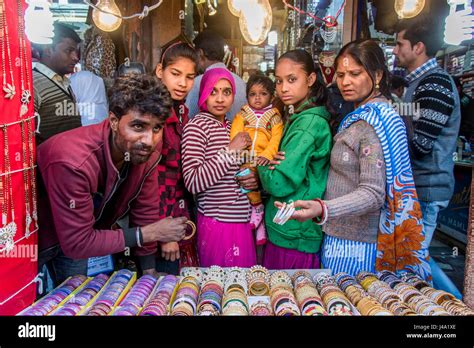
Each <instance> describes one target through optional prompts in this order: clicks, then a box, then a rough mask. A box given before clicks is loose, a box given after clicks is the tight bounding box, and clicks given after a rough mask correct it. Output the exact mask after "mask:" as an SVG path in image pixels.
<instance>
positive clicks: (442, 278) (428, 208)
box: [420, 201, 462, 299]
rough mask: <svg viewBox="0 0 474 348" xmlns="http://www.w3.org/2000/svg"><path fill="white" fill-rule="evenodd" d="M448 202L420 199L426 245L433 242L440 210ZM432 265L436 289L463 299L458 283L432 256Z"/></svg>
mask: <svg viewBox="0 0 474 348" xmlns="http://www.w3.org/2000/svg"><path fill="white" fill-rule="evenodd" d="M448 204H449V201H433V202H424V201H420V206H421V212H422V214H423V225H424V229H425V236H426V238H425V241H424V246H426V247H429V245H430V244H431V240H432V239H433V234H434V232H435V230H436V226H437V220H438V213H439V211H440V210H442V209H444V208H446V207H447V206H448ZM430 266H431V273H432V275H433V286H434V287H435V288H436V289H440V290H444V291H447V292H449V293H451V294H453V295H454V296H456V298H458V299H461V298H462V294H461V293H460V292H459V290H458V288H456V285H454V283H453V282H452V281H451V279H449V277H448V276H447V275H446V274H445V273H444V272H443V270H442V269H441V268H440V267H439V266H438V264H437V263H436V261H435V260H434V259H433V258H432V257H430Z"/></svg>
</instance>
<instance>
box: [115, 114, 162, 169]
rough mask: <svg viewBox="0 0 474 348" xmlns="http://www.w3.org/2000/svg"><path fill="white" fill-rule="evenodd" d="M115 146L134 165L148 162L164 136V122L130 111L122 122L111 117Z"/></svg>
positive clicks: (149, 115) (154, 117)
mask: <svg viewBox="0 0 474 348" xmlns="http://www.w3.org/2000/svg"><path fill="white" fill-rule="evenodd" d="M110 123H111V127H112V132H113V146H114V147H115V150H116V151H117V152H119V153H123V154H124V158H125V161H130V162H131V163H132V164H134V165H138V164H142V163H145V162H147V161H148V160H149V159H150V157H151V154H152V153H153V151H154V150H155V148H156V146H157V145H158V144H159V143H160V141H161V140H162V136H163V126H164V120H163V119H161V118H158V117H156V116H153V115H151V114H141V113H140V112H138V111H133V110H130V111H129V112H128V113H126V114H125V115H123V116H122V117H121V118H120V120H119V119H118V118H117V117H116V116H115V115H114V114H111V115H110Z"/></svg>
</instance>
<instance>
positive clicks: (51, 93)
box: [33, 69, 82, 145]
mask: <svg viewBox="0 0 474 348" xmlns="http://www.w3.org/2000/svg"><path fill="white" fill-rule="evenodd" d="M33 88H34V105H35V112H37V113H38V114H39V118H38V122H39V133H37V134H36V144H37V145H40V144H41V143H43V142H45V141H46V140H48V139H49V138H51V137H52V136H54V135H56V134H59V133H62V132H65V131H68V130H71V129H74V128H78V127H81V125H82V123H81V115H80V113H79V110H78V108H77V105H76V101H75V99H74V95H73V94H72V90H71V88H68V90H67V91H66V90H64V89H63V88H61V87H60V86H59V85H58V84H57V83H56V82H54V81H52V80H51V79H49V78H48V77H47V76H46V75H45V74H43V73H42V72H40V71H38V70H36V69H34V70H33Z"/></svg>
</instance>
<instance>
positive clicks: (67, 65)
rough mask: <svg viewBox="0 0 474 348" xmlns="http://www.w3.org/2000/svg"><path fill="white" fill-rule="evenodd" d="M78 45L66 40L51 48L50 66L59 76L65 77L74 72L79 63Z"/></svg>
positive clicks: (68, 39)
mask: <svg viewBox="0 0 474 348" xmlns="http://www.w3.org/2000/svg"><path fill="white" fill-rule="evenodd" d="M77 46H78V43H77V42H75V41H74V40H72V39H70V38H64V39H62V40H61V41H60V42H59V43H57V44H56V45H55V46H53V47H52V48H51V52H50V57H49V61H48V66H49V68H51V69H52V70H53V71H54V72H56V73H57V74H59V75H61V76H64V75H67V74H72V73H73V72H74V66H75V65H76V64H77V63H78V62H79V51H78V47H77Z"/></svg>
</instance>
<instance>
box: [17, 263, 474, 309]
mask: <svg viewBox="0 0 474 348" xmlns="http://www.w3.org/2000/svg"><path fill="white" fill-rule="evenodd" d="M19 315H24V316H44V315H48V316H76V315H78V316H82V315H85V316H108V315H111V316H136V315H139V316H168V315H170V316H195V315H197V316H219V315H223V316H233V315H239V316H248V315H250V316H273V315H275V316H328V315H329V316H360V315H364V316H393V315H396V316H413V315H415V316H416V315H421V316H440V315H441V316H446V315H456V316H458V315H474V311H472V310H471V309H470V308H469V307H467V306H466V305H465V304H464V303H463V302H461V301H459V300H457V299H456V298H455V297H454V296H453V295H452V294H449V293H447V292H444V291H441V290H436V289H433V288H432V287H431V286H430V285H429V284H428V283H426V282H425V281H423V280H421V279H420V278H418V277H417V276H416V275H414V274H410V273H405V274H403V275H402V276H396V275H395V274H394V273H392V272H389V271H382V272H378V273H377V274H372V273H368V272H361V273H359V274H358V275H357V276H356V277H353V276H350V275H348V274H346V273H338V274H335V275H331V271H330V270H325V269H321V270H278V271H269V270H267V269H266V268H264V267H262V266H253V267H251V268H250V269H245V268H239V267H232V268H221V267H219V266H212V267H210V268H183V269H182V270H181V275H180V276H178V277H177V276H173V275H167V276H163V277H160V278H158V279H157V278H154V277H152V276H149V275H145V276H143V277H141V278H139V279H137V277H136V273H133V272H130V271H128V270H120V271H118V272H115V273H113V274H112V275H111V276H110V277H109V276H107V275H105V274H100V275H97V276H96V277H94V278H87V277H84V276H75V277H71V278H69V279H68V280H66V281H65V282H64V283H63V284H62V285H60V286H59V287H58V288H56V289H55V290H53V291H52V292H51V293H50V294H48V295H47V296H45V297H44V298H42V299H41V300H39V301H38V302H36V303H34V304H33V305H31V306H30V307H28V308H27V309H25V310H24V311H22V312H20V313H19Z"/></svg>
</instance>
